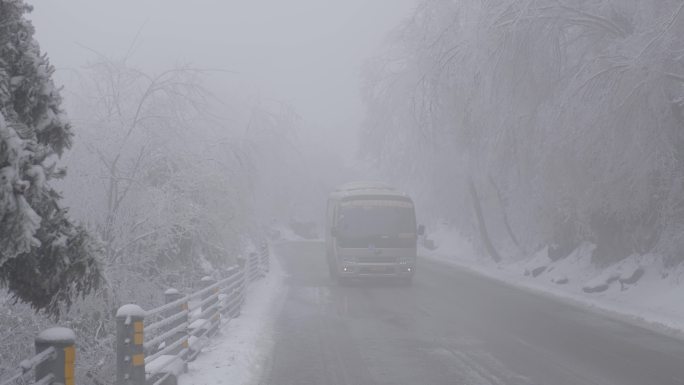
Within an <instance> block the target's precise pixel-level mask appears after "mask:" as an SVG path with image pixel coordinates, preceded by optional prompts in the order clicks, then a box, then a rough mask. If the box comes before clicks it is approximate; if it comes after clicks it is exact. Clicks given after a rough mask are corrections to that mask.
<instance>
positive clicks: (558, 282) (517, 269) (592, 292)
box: [421, 228, 684, 335]
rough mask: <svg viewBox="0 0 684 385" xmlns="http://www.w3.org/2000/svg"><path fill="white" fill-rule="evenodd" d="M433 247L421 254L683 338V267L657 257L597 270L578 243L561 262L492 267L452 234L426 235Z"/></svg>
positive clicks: (587, 248)
mask: <svg viewBox="0 0 684 385" xmlns="http://www.w3.org/2000/svg"><path fill="white" fill-rule="evenodd" d="M429 236H430V239H431V240H433V241H434V242H435V246H436V247H437V248H436V249H434V250H427V249H423V250H421V255H423V256H425V257H427V258H430V259H435V260H440V261H444V262H447V263H450V264H455V265H458V266H460V267H464V268H467V269H469V270H472V271H475V272H477V273H479V274H482V275H485V276H488V277H491V278H495V279H497V280H500V281H504V282H507V283H510V284H514V285H517V286H521V287H525V288H528V289H532V290H535V291H541V292H544V293H548V294H552V295H555V296H558V297H562V298H564V299H567V300H571V301H573V302H577V303H580V304H582V305H583V306H589V307H592V308H594V309H596V310H602V311H606V312H609V313H611V314H613V315H620V316H623V317H624V318H626V319H628V320H630V321H634V322H638V323H640V324H642V325H644V326H648V327H651V328H654V329H659V330H665V331H668V332H674V333H677V334H680V335H681V334H684V267H682V266H679V267H675V268H669V269H668V268H666V267H665V266H664V264H663V260H662V258H661V257H660V256H657V255H643V256H639V255H634V256H630V257H628V258H626V259H624V260H623V261H621V262H619V263H617V264H615V265H612V266H609V267H606V268H598V267H596V266H594V265H593V264H592V263H591V254H592V252H593V249H594V245H592V244H588V243H585V244H582V245H580V246H579V247H578V248H577V249H576V250H575V251H573V252H572V254H570V255H569V256H568V257H567V258H564V259H561V260H558V261H555V262H554V261H551V260H550V259H549V258H548V255H547V250H541V251H540V252H538V253H536V254H535V255H532V256H528V257H514V258H507V255H513V254H514V253H509V254H507V253H502V254H503V257H504V259H505V260H504V261H503V262H501V263H500V264H496V263H494V262H493V261H492V260H491V258H489V257H486V256H484V257H483V256H480V257H478V256H477V255H478V253H477V252H476V251H475V250H474V249H473V246H472V245H471V243H470V242H469V241H467V240H465V239H463V238H462V237H461V236H459V235H458V234H457V233H456V232H454V231H451V230H449V229H447V228H438V229H436V230H435V231H434V232H431V233H430V235H429Z"/></svg>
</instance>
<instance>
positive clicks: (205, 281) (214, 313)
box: [200, 276, 221, 336]
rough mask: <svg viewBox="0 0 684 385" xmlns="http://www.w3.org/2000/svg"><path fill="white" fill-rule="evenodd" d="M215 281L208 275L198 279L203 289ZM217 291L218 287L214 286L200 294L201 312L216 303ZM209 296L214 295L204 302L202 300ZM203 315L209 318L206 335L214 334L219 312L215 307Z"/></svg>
mask: <svg viewBox="0 0 684 385" xmlns="http://www.w3.org/2000/svg"><path fill="white" fill-rule="evenodd" d="M215 283H216V280H215V279H213V278H211V277H209V276H206V277H202V279H201V280H200V287H201V288H202V289H204V288H207V287H209V286H211V285H213V284H215ZM218 291H219V289H218V288H215V289H214V290H210V291H208V292H207V293H204V294H203V295H202V313H204V311H205V310H207V309H209V308H210V307H212V306H215V305H217V304H218ZM211 296H214V297H215V298H214V299H212V300H209V301H206V302H204V300H206V299H208V298H209V297H211ZM205 317H206V319H207V320H209V324H210V326H209V329H208V330H207V335H209V336H211V335H214V334H215V333H216V332H217V331H218V327H219V322H220V320H221V313H220V312H219V311H218V309H217V308H215V309H213V310H209V311H208V312H207V313H206V315H205Z"/></svg>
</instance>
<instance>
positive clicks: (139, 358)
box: [133, 354, 145, 366]
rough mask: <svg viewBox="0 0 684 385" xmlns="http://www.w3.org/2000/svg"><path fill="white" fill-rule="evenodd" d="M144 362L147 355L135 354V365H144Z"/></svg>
mask: <svg viewBox="0 0 684 385" xmlns="http://www.w3.org/2000/svg"><path fill="white" fill-rule="evenodd" d="M144 364H145V355H144V354H135V355H133V366H142V365H144Z"/></svg>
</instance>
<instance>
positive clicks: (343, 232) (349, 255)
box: [325, 182, 425, 285]
mask: <svg viewBox="0 0 684 385" xmlns="http://www.w3.org/2000/svg"><path fill="white" fill-rule="evenodd" d="M325 223H326V230H325V240H326V242H325V244H326V257H327V261H328V267H329V270H330V276H331V278H332V279H333V280H335V281H337V282H339V283H340V284H347V283H349V282H350V281H351V280H352V279H355V278H363V277H393V278H395V279H397V280H399V281H400V282H402V283H404V284H407V285H408V284H411V282H412V279H413V275H414V274H415V272H416V250H417V247H416V246H417V240H418V236H420V235H423V233H424V232H425V228H424V226H422V225H421V226H416V213H415V207H414V205H413V201H412V200H411V198H410V197H409V196H408V195H406V194H404V193H401V192H399V191H397V190H396V189H395V188H393V187H391V186H390V185H388V184H385V183H382V182H352V183H347V184H344V185H342V186H339V187H338V188H336V189H335V191H333V192H332V193H330V196H329V197H328V205H327V212H326V221H325Z"/></svg>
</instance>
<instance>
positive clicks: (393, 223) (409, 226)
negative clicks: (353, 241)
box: [337, 201, 416, 239]
mask: <svg viewBox="0 0 684 385" xmlns="http://www.w3.org/2000/svg"><path fill="white" fill-rule="evenodd" d="M350 203H352V202H350ZM337 228H338V234H339V237H341V238H348V239H350V238H369V237H382V236H389V237H405V236H415V233H416V224H415V213H414V208H413V205H411V203H410V202H404V201H378V202H373V201H356V202H353V203H352V204H346V205H342V207H340V211H339V214H338V218H337Z"/></svg>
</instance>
